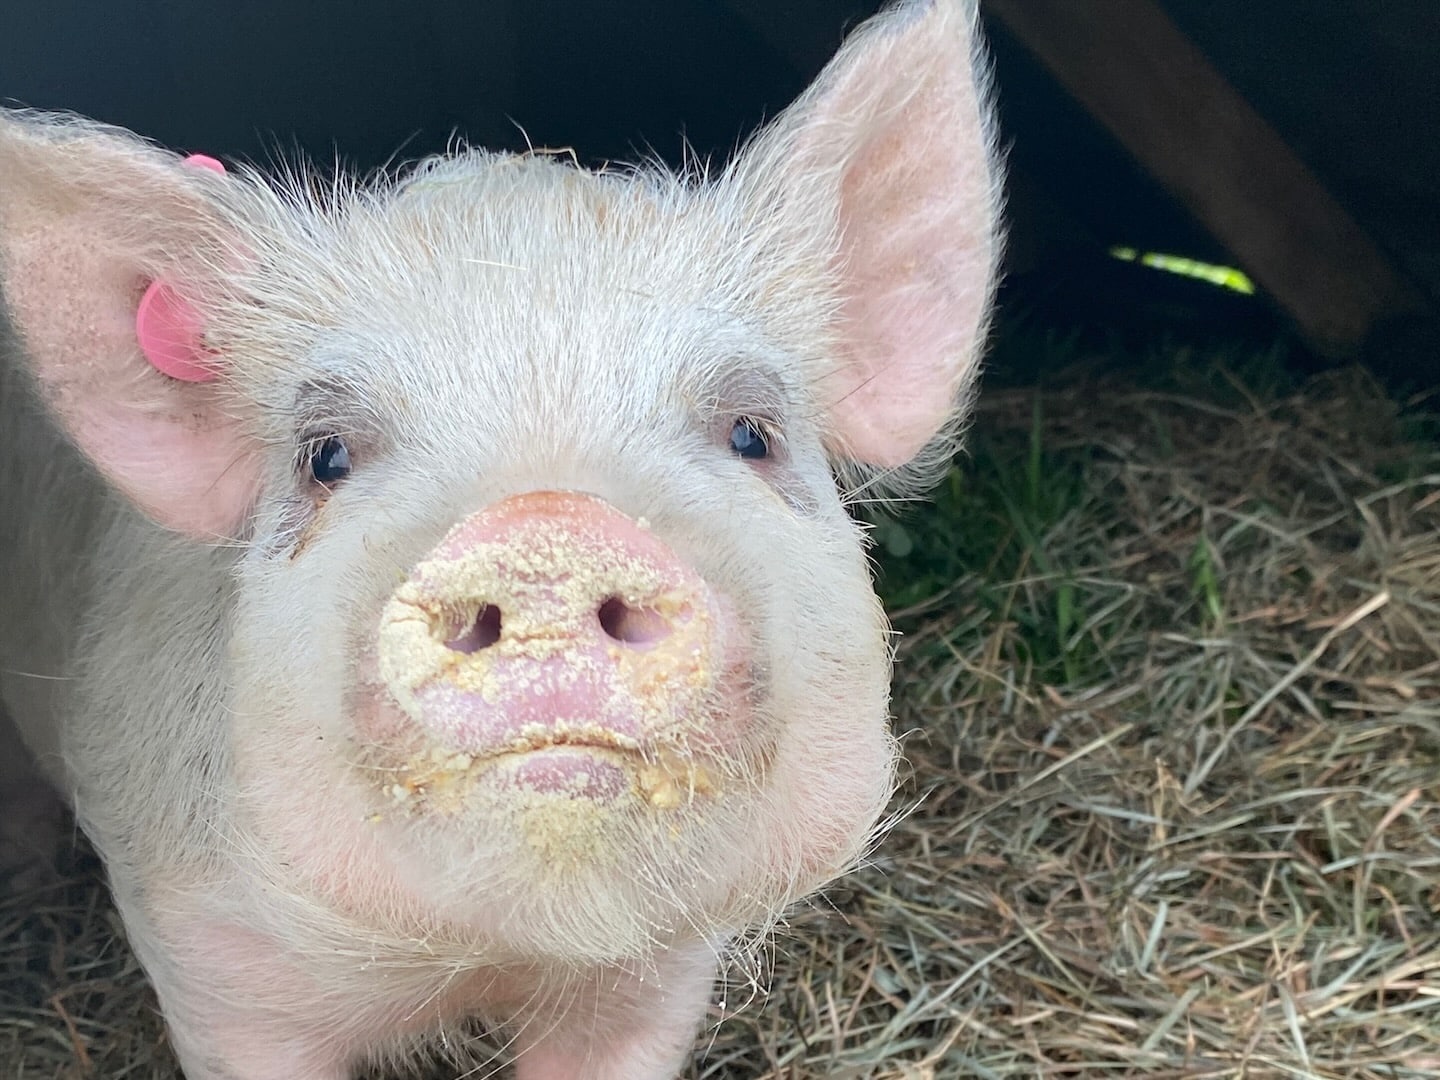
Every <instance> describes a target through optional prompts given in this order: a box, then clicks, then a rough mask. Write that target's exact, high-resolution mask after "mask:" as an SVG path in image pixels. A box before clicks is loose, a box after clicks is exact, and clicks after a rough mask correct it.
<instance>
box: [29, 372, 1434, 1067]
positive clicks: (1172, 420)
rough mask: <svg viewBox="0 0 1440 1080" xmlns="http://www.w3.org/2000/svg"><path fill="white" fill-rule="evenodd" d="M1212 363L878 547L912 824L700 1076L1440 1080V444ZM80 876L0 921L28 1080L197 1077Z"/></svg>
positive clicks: (1027, 399) (106, 911)
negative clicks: (184, 1064)
mask: <svg viewBox="0 0 1440 1080" xmlns="http://www.w3.org/2000/svg"><path fill="white" fill-rule="evenodd" d="M1178 370H1180V371H1182V372H1184V371H1187V370H1188V371H1189V372H1190V374H1189V375H1181V376H1177V377H1176V378H1174V379H1171V380H1168V381H1167V385H1166V386H1164V387H1163V388H1159V389H1156V388H1151V389H1140V388H1137V387H1136V386H1135V385H1134V384H1133V383H1128V382H1119V381H1113V380H1106V379H1103V378H1098V377H1097V378H1092V379H1090V380H1081V381H1078V382H1072V383H1070V384H1068V385H1059V386H1055V387H1053V388H1052V389H1050V390H1048V391H1046V392H1045V393H1043V394H1039V395H1037V393H1036V391H1034V390H1029V389H1022V390H1000V391H994V392H990V393H987V395H986V396H985V399H984V401H983V404H982V407H981V412H980V416H979V418H978V420H977V423H976V427H975V431H974V435H973V438H972V441H971V448H972V449H971V454H970V456H969V457H968V458H967V459H966V460H965V461H963V462H962V463H961V465H960V466H959V467H958V468H957V470H956V471H955V473H954V474H952V476H951V478H950V480H949V482H948V483H947V485H946V486H945V487H944V488H943V489H942V491H941V493H940V500H939V508H938V509H936V510H931V511H924V512H922V511H919V510H915V511H910V512H906V513H905V514H903V515H901V517H900V518H899V520H898V521H896V520H890V519H886V520H885V521H883V522H882V523H881V525H880V526H879V530H878V538H879V541H880V546H881V549H882V551H883V555H882V563H883V566H884V570H885V578H884V588H885V592H886V593H887V595H888V596H889V598H890V600H891V603H892V609H893V610H895V612H896V616H897V621H898V624H899V625H900V626H901V628H902V629H904V630H905V632H906V636H905V639H904V645H903V647H902V653H901V663H902V665H903V675H902V678H901V680H900V682H899V684H898V699H897V711H898V714H899V725H900V728H901V730H902V731H903V733H904V738H905V745H906V748H907V754H908V759H909V763H910V764H909V771H908V775H907V780H906V784H905V788H904V791H903V792H902V795H901V797H900V799H899V800H898V801H897V803H896V809H897V811H906V810H908V811H909V812H908V813H907V814H906V815H905V816H904V817H903V818H902V819H901V820H900V822H899V824H898V825H897V826H896V828H895V830H894V831H893V832H892V834H891V835H890V838H889V839H888V840H887V842H886V843H885V844H884V845H883V846H882V847H881V848H880V850H879V851H878V852H877V853H876V856H875V860H874V865H873V866H872V867H870V868H868V869H866V870H865V871H863V872H861V873H859V874H857V875H856V876H854V877H853V878H851V879H849V880H847V882H846V883H845V885H844V886H843V887H841V888H837V889H835V890H833V891H832V892H831V894H830V895H829V896H828V897H826V898H825V899H824V900H823V901H822V902H820V903H816V904H814V905H812V906H809V907H807V908H806V909H805V910H802V911H800V912H797V913H796V914H795V915H794V917H793V918H792V919H791V920H790V922H789V926H788V930H787V933H786V934H785V935H784V936H783V937H782V938H781V939H780V940H779V942H778V943H777V946H776V949H775V951H774V954H773V960H772V963H771V970H769V971H768V972H765V973H762V975H761V981H762V983H763V984H764V985H767V986H768V987H769V988H770V995H769V998H768V1000H765V999H763V998H762V996H761V995H760V994H758V993H756V992H754V991H753V990H752V989H750V987H749V986H747V984H746V981H745V979H744V977H743V975H737V977H736V978H735V980H734V981H733V983H732V985H730V986H729V987H728V989H727V990H726V991H725V992H724V994H723V998H724V1004H723V1006H722V1005H721V1004H719V1002H718V1000H717V1004H716V1006H715V1009H714V1019H715V1020H716V1021H719V1020H721V1019H723V1021H724V1022H723V1023H720V1024H718V1026H716V1027H713V1028H712V1029H711V1030H709V1031H707V1032H706V1033H705V1035H704V1037H703V1038H702V1040H701V1042H700V1044H699V1045H700V1053H699V1055H698V1056H697V1064H696V1065H695V1067H694V1070H693V1072H692V1074H691V1076H692V1078H705V1080H741V1078H745V1080H750V1078H768V1080H782V1078H784V1080H804V1078H819V1077H830V1078H841V1080H846V1078H854V1080H859V1078H876V1080H879V1078H892V1080H901V1078H914V1080H920V1078H937V1080H940V1078H948V1077H961V1076H970V1075H974V1076H979V1077H1002V1076H1003V1077H1022V1076H1023V1077H1038V1076H1069V1077H1102V1076H1104V1077H1113V1076H1146V1077H1242V1076H1244V1077H1272V1076H1273V1077H1277V1078H1278V1077H1347V1078H1351V1077H1353V1078H1369V1077H1374V1078H1376V1080H1379V1078H1382V1077H1383V1078H1385V1080H1404V1078H1411V1077H1413V1078H1421V1077H1434V1076H1436V1075H1440V454H1437V451H1436V447H1437V443H1436V441H1435V429H1434V428H1433V427H1432V426H1430V425H1429V422H1428V421H1427V420H1426V419H1425V418H1424V417H1423V416H1421V415H1419V413H1417V412H1416V411H1415V410H1413V409H1412V410H1402V409H1400V408H1399V407H1398V406H1396V405H1395V404H1393V403H1392V402H1390V401H1389V400H1388V399H1387V398H1386V397H1385V396H1384V395H1383V394H1381V393H1380V392H1379V391H1378V390H1377V389H1376V388H1375V387H1374V386H1373V385H1371V384H1370V383H1369V382H1368V381H1367V380H1366V379H1365V378H1364V377H1363V376H1362V375H1358V374H1354V373H1348V374H1342V375H1338V376H1329V377H1326V378H1324V379H1321V380H1320V381H1318V382H1316V383H1313V384H1311V385H1309V386H1308V387H1306V388H1305V389H1304V390H1303V392H1298V391H1296V390H1295V389H1294V388H1282V389H1280V390H1278V391H1277V390H1275V389H1273V388H1272V389H1269V390H1267V389H1266V388H1264V387H1263V386H1257V385H1256V382H1255V380H1254V379H1251V380H1249V381H1248V382H1247V381H1246V380H1243V379H1241V378H1239V377H1238V376H1233V375H1227V374H1225V373H1224V372H1223V371H1219V370H1216V369H1212V368H1210V367H1209V366H1208V365H1205V364H1202V363H1201V361H1200V360H1199V359H1197V358H1190V360H1189V361H1188V362H1187V361H1185V359H1184V358H1182V362H1181V364H1180V367H1179V369H1178ZM917 800H918V806H917V805H916V803H917ZM71 870H72V873H70V875H69V876H68V879H67V882H66V884H65V885H64V886H63V887H62V888H58V889H55V890H52V891H49V892H46V893H44V894H31V895H29V896H27V897H25V898H23V899H22V900H21V901H13V902H10V903H8V904H6V905H5V906H0V1080H19V1078H22V1077H23V1078H26V1080H31V1078H40V1077H46V1078H56V1080H59V1078H79V1077H101V1078H111V1077H115V1078H119V1077H125V1078H133V1080H162V1078H163V1080H174V1077H175V1073H174V1070H173V1066H172V1064H171V1062H170V1060H169V1058H168V1055H167V1053H166V1050H165V1048H164V1040H163V1035H162V1032H161V1029H160V1026H159V1024H158V1023H157V1022H156V1020H155V1017H154V1015H153V1006H152V1001H151V999H150V997H149V996H148V993H147V991H146V990H145V987H144V983H143V980H142V978H141V976H140V974H139V972H138V971H137V970H136V967H135V964H134V962H133V960H132V959H131V957H130V955H129V954H128V952H127V951H126V948H125V946H124V945H123V943H122V941H121V940H120V938H119V937H118V936H117V930H118V927H117V925H116V920H115V917H114V915H113V913H112V912H111V910H110V908H109V906H108V903H107V901H106V899H105V896H104V893H103V890H102V888H101V886H100V885H99V884H98V882H97V879H96V877H95V874H94V866H93V863H91V862H90V861H88V860H87V859H86V857H84V856H83V855H80V856H77V857H76V859H75V862H74V865H73V866H72V867H71ZM487 1073H488V1070H485V1069H482V1070H480V1071H479V1072H477V1073H475V1074H474V1075H486V1074H487ZM435 1075H437V1076H453V1075H455V1070H454V1069H450V1070H448V1071H442V1072H440V1073H437V1074H435Z"/></svg>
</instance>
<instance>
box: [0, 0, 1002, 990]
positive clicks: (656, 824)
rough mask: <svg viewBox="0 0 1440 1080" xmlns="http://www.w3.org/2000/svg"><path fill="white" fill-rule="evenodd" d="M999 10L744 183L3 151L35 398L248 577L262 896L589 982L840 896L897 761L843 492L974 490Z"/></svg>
mask: <svg viewBox="0 0 1440 1080" xmlns="http://www.w3.org/2000/svg"><path fill="white" fill-rule="evenodd" d="M969 7H970V5H966V4H958V3H939V4H935V5H934V6H927V5H923V4H911V5H908V6H905V7H903V8H901V9H898V10H896V11H894V12H892V13H891V14H890V15H888V16H887V17H885V18H883V19H880V20H877V21H876V22H875V23H872V24H871V25H870V26H868V27H867V28H866V29H865V30H864V31H862V32H861V33H859V34H857V35H856V36H855V37H854V38H853V39H852V40H851V42H850V43H849V44H848V45H847V46H846V48H845V50H844V51H843V52H842V53H841V55H840V56H839V57H838V58H837V59H836V60H835V61H834V62H833V63H832V65H831V66H830V67H829V68H828V69H827V70H826V72H825V73H824V74H823V76H822V77H821V79H820V80H819V82H818V83H817V85H816V87H815V88H814V89H812V90H811V91H810V92H809V93H808V94H807V95H805V96H804V97H803V98H802V99H801V100H800V101H798V102H797V103H796V104H795V105H794V106H792V107H791V109H790V110H789V111H787V112H786V113H785V114H784V115H783V116H782V117H781V118H780V119H779V120H778V121H777V122H776V123H775V124H773V125H772V126H771V127H770V128H768V129H767V130H766V131H765V132H764V133H763V134H762V135H761V136H760V137H758V138H757V139H756V140H754V141H753V142H752V143H751V145H750V146H749V147H748V148H747V149H746V150H745V151H744V152H743V153H742V154H741V155H740V156H739V157H738V158H737V160H736V161H735V163H734V164H732V165H731V166H730V167H729V168H727V169H725V170H724V171H723V172H722V173H720V174H719V175H717V176H715V177H713V178H694V177H692V178H674V177H670V176H668V175H662V174H660V173H658V172H650V171H636V172H622V173H601V174H594V173H588V172H583V171H580V170H577V169H575V168H573V167H571V166H569V165H568V164H566V163H564V162H563V161H560V160H556V159H553V158H551V157H548V156H545V155H540V154H535V155H530V156H526V157H518V158H517V157H501V156H491V155H487V154H483V153H479V152H467V153H462V154H460V155H458V156H454V157H450V158H447V159H443V160H434V161H429V162H426V163H424V164H422V165H421V166H419V167H418V168H417V169H415V170H414V171H413V172H411V173H409V174H408V175H407V176H405V177H404V178H402V179H399V180H394V181H385V182H380V183H377V184H375V185H373V186H366V187H350V186H340V187H332V188H328V189H324V190H320V189H319V186H318V185H316V184H314V183H313V182H310V181H308V180H293V181H288V182H285V183H282V184H278V185H277V184H274V183H273V182H268V181H266V180H264V179H263V178H262V177H260V176H259V175H258V174H252V173H250V172H241V173H235V172H231V173H228V174H220V173H217V172H215V171H214V170H210V169H199V168H195V167H193V163H192V164H190V165H187V164H186V163H184V162H182V160H181V159H180V158H178V157H174V156H172V155H169V154H167V153H164V152H161V151H158V150H155V149H152V148H150V147H147V146H145V145H143V144H142V143H140V142H139V141H137V140H134V139H133V138H130V137H128V136H126V135H124V134H123V133H118V132H114V131H111V130H107V129H102V128H100V127H97V126H94V125H89V124H85V123H79V122H64V121H59V120H57V119H55V118H53V117H44V116H32V115H16V114H12V115H9V116H5V117H3V118H0V257H3V273H4V276H3V283H4V290H5V298H6V301H7V306H8V310H9V312H10V318H11V321H12V322H13V324H14V326H15V327H16V329H17V331H18V333H19V336H20V339H21V341H22V343H23V351H24V354H25V357H26V358H27V360H28V365H29V367H30V369H31V371H32V373H33V375H34V382H35V384H36V386H37V387H38V391H39V394H40V396H41V398H42V399H43V400H44V401H45V402H46V403H47V404H48V405H49V408H50V410H51V413H52V415H53V416H54V417H55V418H56V419H57V421H58V423H59V424H60V426H61V427H62V428H63V429H64V430H65V431H66V433H67V434H68V436H69V438H70V439H71V440H72V441H73V442H74V443H75V444H76V445H77V446H78V447H79V448H80V450H81V451H83V452H84V453H85V454H86V455H87V456H88V458H89V459H90V460H91V461H92V462H93V464H94V466H95V467H96V469H97V470H98V472H99V473H100V474H101V475H102V476H103V477H104V478H105V479H106V480H107V481H108V483H109V485H110V486H111V487H112V488H113V489H114V490H115V491H117V492H119V493H122V494H123V495H124V496H125V497H126V499H127V500H128V501H129V502H130V503H131V504H132V505H133V506H134V507H135V508H136V509H138V511H140V512H142V513H143V514H144V515H145V516H146V517H148V518H149V519H151V521H152V522H153V523H154V524H155V525H157V526H159V527H162V528H165V529H169V530H172V531H176V532H180V533H183V534H187V535H188V536H189V537H191V538H193V542H194V543H195V544H197V545H212V546H213V548H214V565H216V566H218V567H223V568H224V570H225V571H228V572H230V573H231V574H233V587H232V588H231V589H230V590H229V599H228V601H227V602H228V603H229V604H231V605H232V609H231V610H230V611H229V612H228V615H227V625H228V626H229V627H230V638H229V641H228V643H227V651H226V666H225V669H224V670H223V671H221V672H216V673H214V675H213V677H214V678H216V679H217V680H221V681H223V682H224V684H225V685H226V687H227V689H226V695H227V711H228V719H227V721H226V723H227V725H228V727H227V730H228V740H229V742H228V747H227V748H226V750H225V753H224V755H223V758H222V760H223V761H224V762H225V769H226V770H228V776H229V778H230V781H229V783H230V787H231V789H232V790H231V794H230V796H229V797H230V798H231V800H232V801H233V803H234V806H235V808H236V811H237V815H238V820H239V822H240V826H239V827H240V829H241V834H240V835H241V838H242V839H243V843H242V844H241V845H240V846H241V847H243V849H244V850H246V851H248V852H250V853H252V854H255V857H256V858H258V859H259V860H260V866H261V869H262V871H263V872H264V873H265V874H266V875H268V876H270V877H271V878H273V879H274V880H275V881H276V882H280V883H283V884H284V885H285V886H286V887H287V888H290V889H292V890H293V891H295V892H297V893H299V894H304V895H306V896H309V897H311V898H312V899H313V900H314V901H315V902H316V903H318V904H321V905H323V906H325V907H328V908H330V909H332V910H336V911H340V912H345V913H349V914H350V915H352V916H354V918H355V919H356V920H357V921H359V922H363V923H365V924H367V925H389V926H396V925H399V926H402V927H406V928H409V929H410V930H411V931H412V932H413V933H414V934H415V935H416V936H422V935H423V936H426V937H427V938H428V939H430V940H453V941H460V942H464V943H465V944H466V947H468V948H473V949H477V950H480V951H482V952H485V953H486V954H487V955H491V956H511V957H517V958H519V957H550V958H555V959H559V960H574V961H579V960H596V959H606V958H622V957H634V956H640V955H643V954H645V953H646V951H647V950H649V949H652V948H655V947H657V946H659V945H663V944H664V943H665V942H667V941H670V940H674V939H676V938H681V937H687V936H695V935H700V936H705V937H709V938H714V939H719V938H723V937H725V936H726V935H728V934H731V933H734V932H736V931H737V930H739V929H741V928H744V927H747V926H752V925H755V924H757V923H763V922H764V921H765V920H766V919H768V918H769V917H770V916H771V915H772V914H773V913H774V912H775V911H777V910H778V909H780V908H782V907H783V905H784V904H785V903H786V902H788V901H790V900H792V899H794V898H796V897H797V896H799V895H801V894H803V893H804V892H806V891H807V890H810V889H812V888H814V887H816V886H817V885H819V884H821V883H822V882H824V881H825V880H827V879H828V878H830V877H832V876H833V875H835V874H836V873H838V872H840V871H842V870H843V869H845V868H846V867H847V865H849V864H851V863H852V862H853V861H854V860H855V858H856V857H857V855H858V854H859V853H860V852H861V851H862V850H863V848H864V846H865V844H866V843H867V841H868V839H869V838H870V837H871V835H872V832H873V829H874V827H875V823H876V821H877V819H878V818H879V816H880V814H881V813H882V810H883V808H884V806H885V803H886V800H887V798H888V797H889V795H890V793H891V787H892V774H893V766H894V758H895V749H894V745H893V742H892V739H891V737H890V735H889V733H888V730H887V691H888V682H889V670H890V668H889V663H890V656H889V647H888V642H887V629H886V624H885V620H884V618H883V615H882V612H881V610H880V607H879V605H878V603H877V601H876V599H875V595H874V592H873V589H872V587H871V584H870V580H869V576H868V568H867V565H866V559H865V554H864V544H863V537H862V534H861V531H860V530H859V529H858V528H857V527H856V525H855V524H853V523H852V521H851V520H850V519H849V517H848V516H847V513H846V511H845V508H844V502H845V500H846V498H847V495H848V493H849V492H850V491H851V490H852V486H853V485H854V484H857V483H863V484H866V485H871V486H873V485H874V484H876V483H877V482H888V483H890V484H891V485H892V486H893V485H909V484H912V483H913V482H914V481H915V479H916V477H917V475H920V474H923V473H924V472H925V466H926V465H928V464H933V463H935V462H938V461H942V460H944V458H945V457H946V455H947V454H948V452H949V451H950V449H951V448H952V446H953V434H954V432H955V429H956V424H957V422H958V420H959V418H960V413H961V411H962V407H963V405H964V403H965V401H966V396H967V394H968V392H969V388H970V387H971V385H972V381H973V377H974V375H975V372H976V368H977V362H978V356H977V354H978V349H979V343H980V339H981V336H982V333H983V324H984V320H985V314H986V310H987V306H988V304H989V301H990V297H991V292H992V278H993V268H994V264H995V259H996V248H997V238H996V220H995V217H996V202H997V194H996V191H997V188H996V178H995V171H994V166H993V158H992V152H991V146H990V142H989V130H988V126H987V119H986V115H985V112H984V109H983V102H982V98H983V94H982V93H981V84H982V83H983V80H982V79H979V78H978V77H977V74H976V66H975V62H974V41H973V36H974V15H973V12H971V11H969V10H967V9H968V8H969ZM154 282H160V283H161V285H160V286H158V287H156V288H160V289H163V294H162V295H160V296H159V297H158V298H157V295H156V288H151V285H152V283H154ZM147 289H149V292H148V293H147ZM142 297H145V298H146V300H145V304H146V311H140V306H141V301H142ZM157 308H158V310H159V313H158V314H157ZM137 314H138V316H139V317H140V330H139V332H138V333H137ZM147 320H148V321H147ZM167 335H168V336H169V338H171V339H172V340H169V341H164V340H159V339H164V338H166V336H167ZM157 340H159V344H158V345H157ZM142 346H143V347H142ZM166 357H168V358H169V359H166ZM137 521H138V519H137ZM137 527H138V526H137ZM146 527H147V528H148V527H150V526H146ZM173 707H174V708H175V709H177V710H178V709H181V708H183V707H184V703H180V702H176V703H173ZM257 853H258V854H257Z"/></svg>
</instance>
